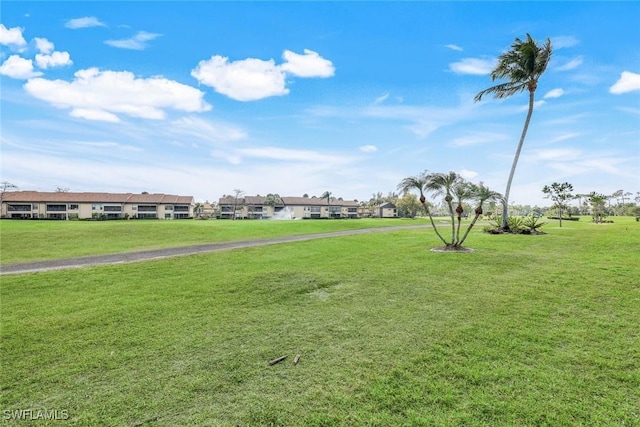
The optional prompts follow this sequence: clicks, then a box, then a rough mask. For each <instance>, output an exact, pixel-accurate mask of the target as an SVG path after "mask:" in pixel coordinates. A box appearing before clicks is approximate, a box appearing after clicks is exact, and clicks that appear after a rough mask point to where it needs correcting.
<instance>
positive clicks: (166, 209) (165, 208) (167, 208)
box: [164, 205, 173, 211]
mask: <svg viewBox="0 0 640 427" xmlns="http://www.w3.org/2000/svg"><path fill="white" fill-rule="evenodd" d="M164 210H165V211H172V210H173V206H171V205H167V206H165V207H164Z"/></svg>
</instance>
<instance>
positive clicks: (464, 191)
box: [398, 172, 502, 250]
mask: <svg viewBox="0 0 640 427" xmlns="http://www.w3.org/2000/svg"><path fill="white" fill-rule="evenodd" d="M398 189H399V190H401V191H404V192H408V191H410V190H418V191H419V192H420V203H422V205H423V206H424V209H425V212H426V213H427V214H428V215H429V219H430V220H431V225H432V226H433V229H434V231H435V232H436V234H437V235H438V237H439V238H440V240H441V241H442V243H444V245H445V248H446V249H452V250H462V249H463V248H462V244H463V243H464V241H465V240H466V239H467V236H468V235H469V232H470V231H471V229H472V228H473V226H474V225H475V223H476V222H477V221H478V218H479V217H480V216H481V215H482V213H483V209H482V207H483V204H484V203H485V202H487V201H492V200H499V199H501V197H502V196H501V195H500V194H499V193H496V192H495V191H491V190H489V189H488V188H487V187H486V186H485V185H484V184H483V183H480V184H479V185H475V184H472V183H470V182H468V181H466V180H464V179H463V178H462V177H461V176H460V175H458V174H456V173H455V172H449V173H432V174H430V173H427V172H424V173H423V174H422V175H419V176H410V177H408V178H405V179H403V180H402V181H400V184H398ZM429 191H431V192H433V193H434V194H435V195H437V196H441V197H444V201H445V202H446V203H447V206H448V207H449V214H450V215H451V241H449V242H448V241H447V240H446V239H444V238H443V237H442V235H441V234H440V233H439V232H438V229H437V228H436V226H435V224H434V221H433V217H432V216H431V212H430V211H429V208H428V204H427V201H426V197H425V192H429ZM469 199H473V200H476V201H477V206H476V209H475V217H474V218H473V221H472V222H471V224H470V225H469V227H468V228H467V230H466V232H465V233H464V235H463V237H462V238H460V228H461V223H462V216H463V214H464V207H463V204H464V202H465V200H469ZM454 200H455V202H456V203H455V205H456V208H455V209H454V203H453V202H454Z"/></svg>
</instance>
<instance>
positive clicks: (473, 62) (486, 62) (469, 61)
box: [449, 58, 496, 75]
mask: <svg viewBox="0 0 640 427" xmlns="http://www.w3.org/2000/svg"><path fill="white" fill-rule="evenodd" d="M495 63H496V60H495V59H489V58H464V59H462V60H461V61H458V62H453V63H451V64H449V69H450V70H451V71H453V72H454V73H458V74H474V75H484V74H489V73H491V70H493V68H494V66H495Z"/></svg>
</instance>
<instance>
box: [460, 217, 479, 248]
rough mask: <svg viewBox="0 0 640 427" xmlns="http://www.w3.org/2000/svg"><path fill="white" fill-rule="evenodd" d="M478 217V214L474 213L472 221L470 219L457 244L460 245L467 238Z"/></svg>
mask: <svg viewBox="0 0 640 427" xmlns="http://www.w3.org/2000/svg"><path fill="white" fill-rule="evenodd" d="M478 218H480V214H476V215H475V216H474V217H473V221H471V224H469V228H467V231H465V233H464V236H462V240H460V242H458V246H462V244H463V243H464V241H465V240H467V236H468V235H469V232H470V231H471V229H472V228H473V226H474V225H476V221H477V220H478Z"/></svg>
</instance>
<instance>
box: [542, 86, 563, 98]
mask: <svg viewBox="0 0 640 427" xmlns="http://www.w3.org/2000/svg"><path fill="white" fill-rule="evenodd" d="M562 95H564V90H562V89H560V88H557V89H551V90H550V91H549V92H547V93H545V94H544V96H543V98H544V99H547V98H560V97H561V96H562Z"/></svg>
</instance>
